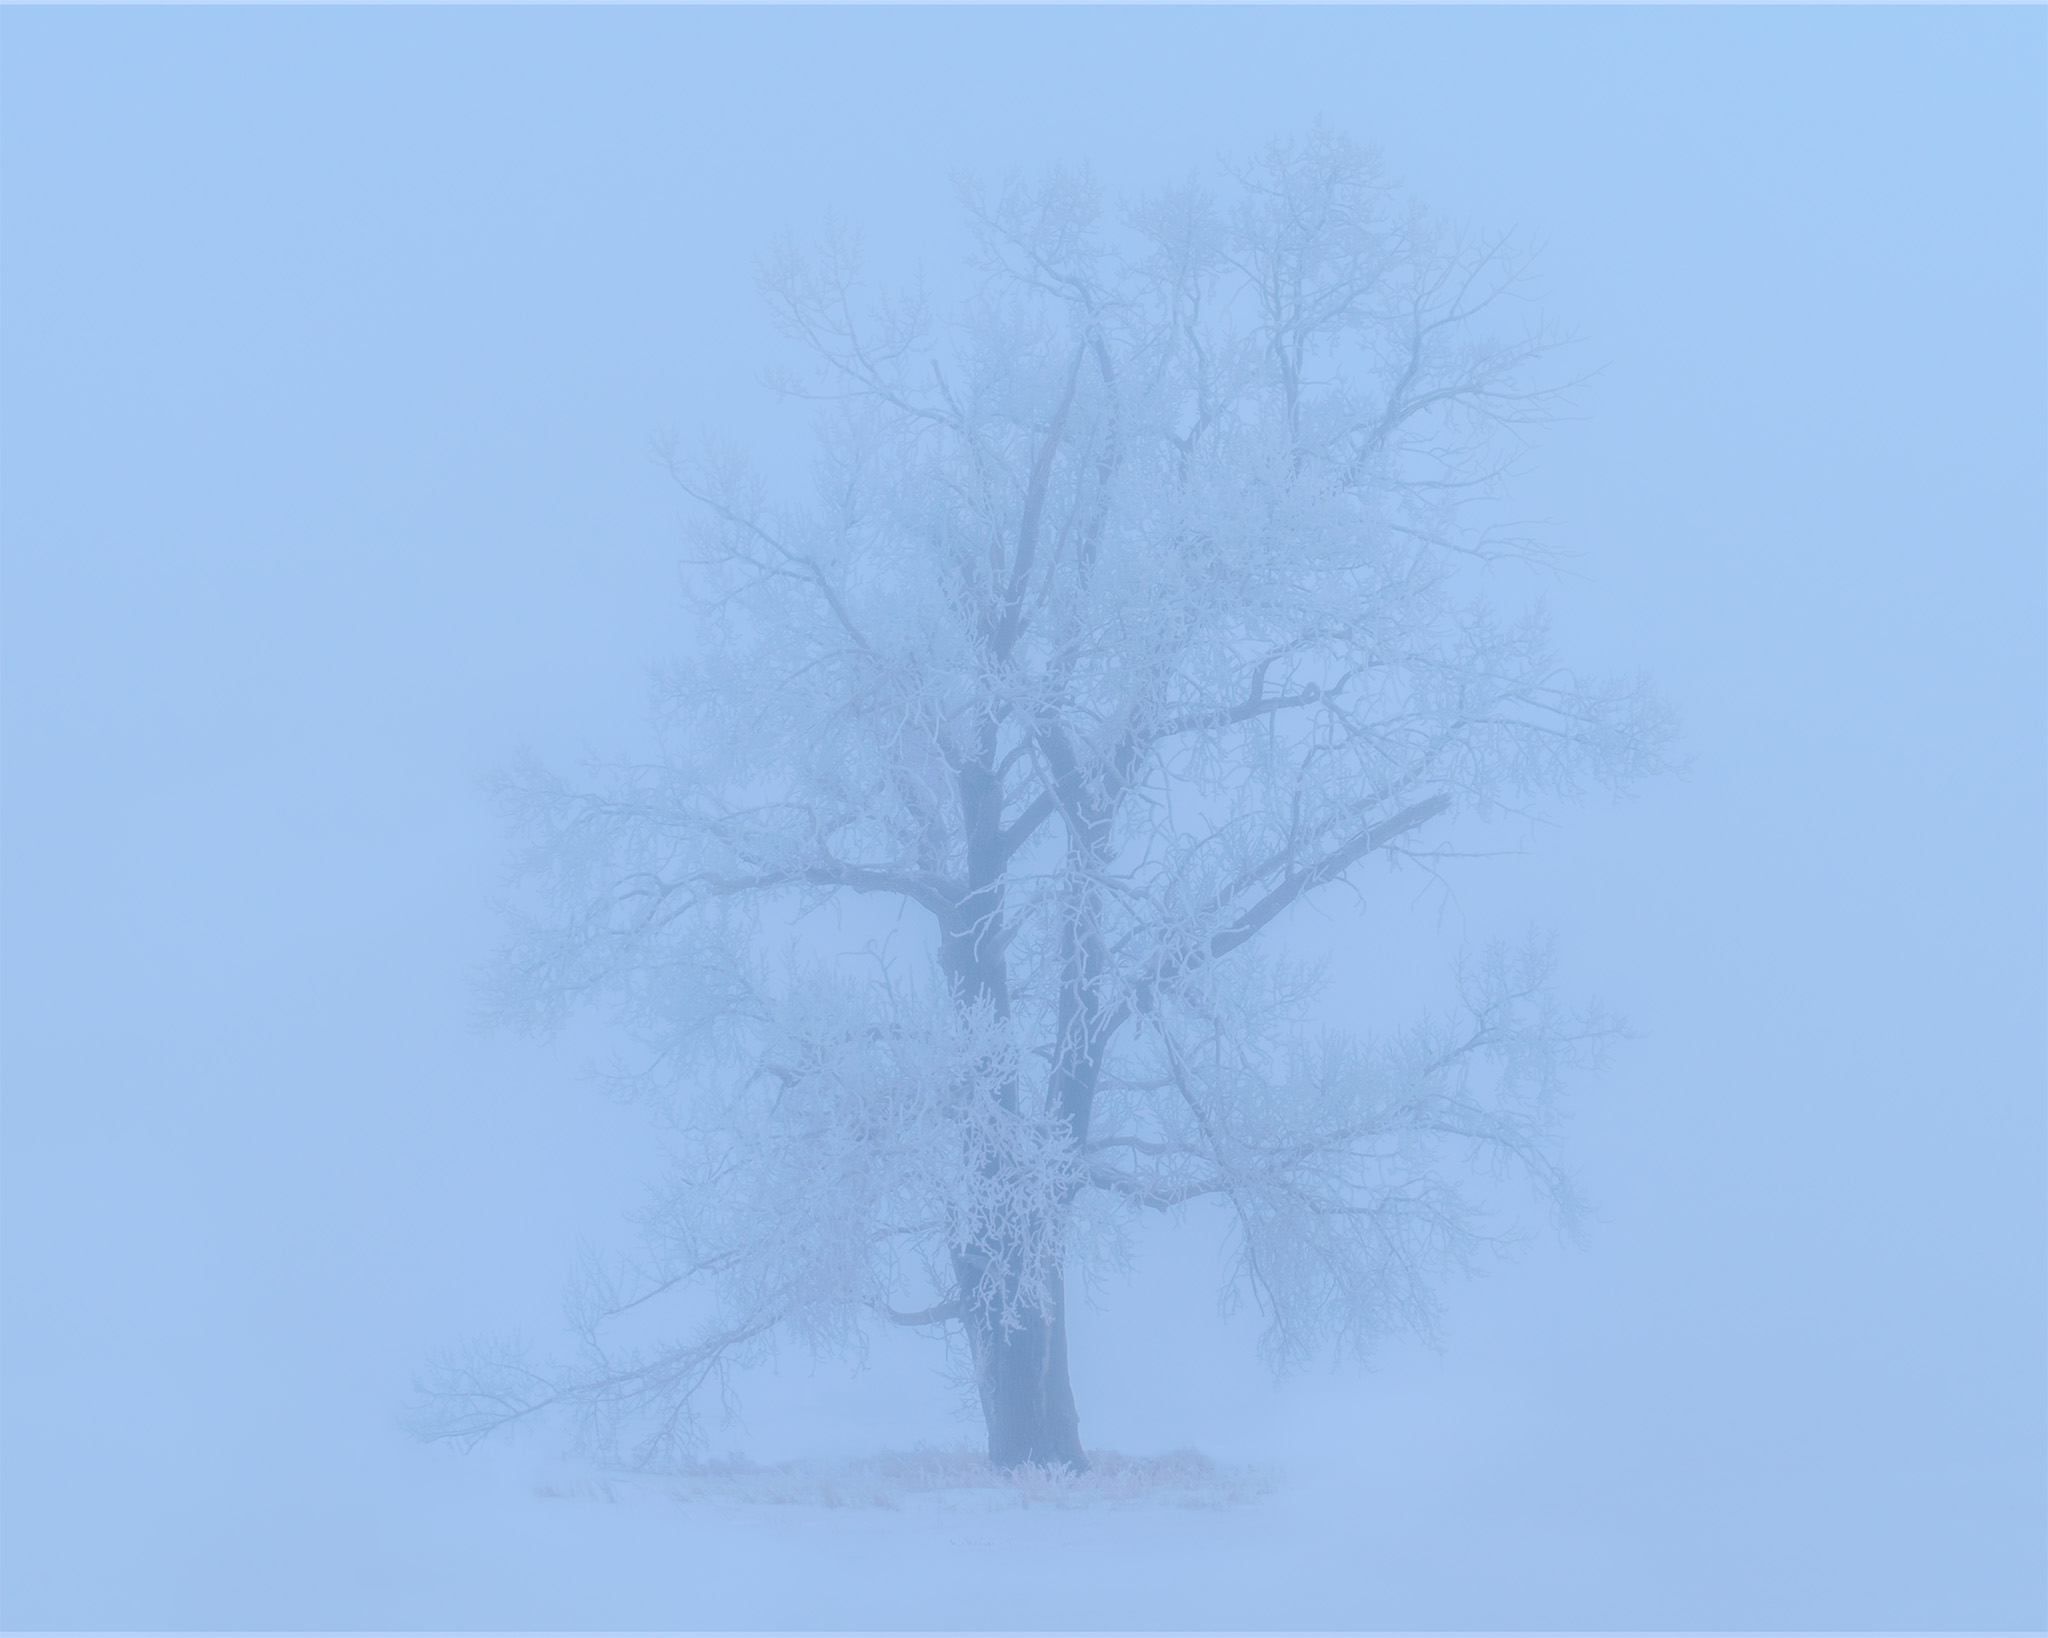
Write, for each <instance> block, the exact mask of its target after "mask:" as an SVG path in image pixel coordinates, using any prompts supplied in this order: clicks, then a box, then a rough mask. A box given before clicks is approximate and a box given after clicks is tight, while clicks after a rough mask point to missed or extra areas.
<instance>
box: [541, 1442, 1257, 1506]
mask: <svg viewBox="0 0 2048 1638" xmlns="http://www.w3.org/2000/svg"><path fill="white" fill-rule="evenodd" d="M1088 1461H1089V1469H1088V1471H1087V1472H1086V1473H1075V1472H1073V1471H1071V1470H1070V1469H1068V1468H1067V1467H1065V1466H1055V1467H1037V1466H1033V1465H1030V1464H1026V1465H1024V1466H1021V1467H1017V1468H1013V1469H1011V1470H1010V1471H1008V1472H1005V1471H1003V1470H1002V1469H1000V1468H998V1467H996V1466H994V1465H993V1464H992V1463H991V1462H990V1461H989V1459H988V1458H987V1457H986V1456H984V1455H983V1454H981V1453H980V1452H979V1451H976V1450H972V1449H970V1448H967V1447H965V1446H960V1447H956V1448H952V1449H917V1450H910V1451H888V1452H884V1453H883V1454H881V1455H879V1456H868V1457H861V1458H856V1459H852V1460H846V1461H838V1462H818V1461H810V1462H778V1463H775V1464H773V1465H768V1466H762V1465H758V1464H756V1463H753V1462H749V1461H747V1460H745V1459H744V1458H720V1459H717V1460H713V1461H709V1462H705V1463H701V1464H699V1465H697V1466H693V1467H690V1468H687V1469H684V1470H682V1471H681V1472H674V1473H664V1474H661V1475H659V1476H656V1475H652V1474H609V1475H592V1476H589V1477H587V1478H584V1479H581V1480H577V1481H571V1482H566V1483H565V1482H561V1481H556V1482H551V1483H545V1484H542V1485H540V1486H538V1487H537V1490H536V1493H537V1494H539V1495H542V1496H549V1497H563V1498H571V1497H581V1498H593V1499H601V1500H605V1501H619V1500H624V1499H627V1498H629V1497H647V1498H666V1499H669V1500H672V1501H675V1502H679V1503H682V1504H684V1505H691V1504H702V1503H709V1504H711V1505H714V1506H726V1507H731V1506H755V1507H855V1508H884V1509H890V1510H897V1509H902V1508H907V1507H936V1508H950V1509H973V1510H978V1511H995V1510H999V1509H1005V1508H1013V1507H1014V1508H1023V1507H1064V1508H1082V1507H1100V1506H1131V1505H1139V1504H1150V1505H1154V1506H1165V1507H1238V1506H1243V1505H1245V1504H1247V1503H1249V1502H1253V1501H1256V1500H1257V1499H1258V1498H1259V1497H1261V1496H1263V1495H1264V1494H1265V1493H1266V1492H1267V1491H1268V1490H1269V1489H1271V1487H1272V1486H1271V1481H1270V1477H1269V1476H1268V1475H1267V1474H1265V1473H1263V1472H1261V1471H1259V1470H1257V1469H1253V1468H1241V1467H1219V1466H1218V1465H1217V1464H1216V1463H1214V1462H1212V1461H1211V1460H1210V1459H1209V1458H1208V1457H1207V1456H1204V1455H1203V1454H1202V1453H1201V1452H1200V1451H1198V1450H1174V1451H1168V1452H1167V1453H1166V1454H1165V1455H1163V1456H1126V1455H1124V1454H1122V1453H1121V1452H1119V1451H1114V1450H1091V1451H1090V1452H1089V1453H1088Z"/></svg>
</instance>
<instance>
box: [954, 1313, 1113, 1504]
mask: <svg viewBox="0 0 2048 1638" xmlns="http://www.w3.org/2000/svg"><path fill="white" fill-rule="evenodd" d="M1011 1318H1012V1321H1013V1323H1011V1324H1009V1325H1004V1324H1003V1322H1002V1320H1001V1318H1000V1317H999V1316H997V1315H995V1314H991V1313H989V1312H987V1311H986V1310H985V1309H984V1310H981V1311H978V1312H974V1313H970V1314H969V1316H968V1320H967V1334H968V1340H969V1344H970V1346H971V1347H972V1348H973V1351H974V1374H975V1383H976V1386H977V1387H978V1388H979V1389H980V1390H981V1413H982V1417H983V1420H984V1421H986V1423H987V1424H988V1459H989V1460H990V1461H991V1462H992V1463H994V1464H995V1465H996V1466H997V1467H999V1468H1004V1469H1009V1468H1013V1467H1016V1466H1018V1465H1019V1464H1021V1463H1024V1462H1031V1463H1035V1464H1036V1465H1038V1466H1041V1467H1053V1466H1062V1465H1063V1466H1065V1467H1068V1468H1070V1469H1072V1470H1073V1471H1074V1472H1076V1473H1085V1472H1086V1471H1087V1469H1088V1458H1087V1456H1086V1455H1085V1454H1084V1453H1083V1452H1082V1449H1081V1421H1080V1418H1079V1416H1077V1415H1076V1414H1075V1411H1074V1388H1073V1383H1072V1382H1071V1380H1070V1379H1069V1378H1068V1376H1067V1289H1066V1282H1065V1281H1064V1280H1062V1279H1060V1278H1058V1277H1057V1276H1055V1277H1054V1279H1053V1282H1052V1303H1051V1306H1050V1310H1049V1312H1046V1313H1043V1314H1039V1313H1026V1314H1024V1315H1022V1316H1017V1315H1012V1316H1011Z"/></svg>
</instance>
